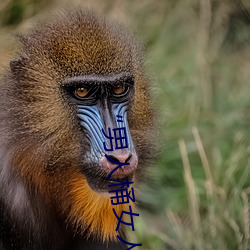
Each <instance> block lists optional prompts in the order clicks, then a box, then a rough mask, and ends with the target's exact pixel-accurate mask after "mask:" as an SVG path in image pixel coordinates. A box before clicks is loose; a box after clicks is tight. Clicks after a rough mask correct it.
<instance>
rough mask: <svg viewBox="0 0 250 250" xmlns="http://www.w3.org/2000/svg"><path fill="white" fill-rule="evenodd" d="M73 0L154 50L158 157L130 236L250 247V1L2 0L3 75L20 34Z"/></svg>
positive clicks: (150, 62)
mask: <svg viewBox="0 0 250 250" xmlns="http://www.w3.org/2000/svg"><path fill="white" fill-rule="evenodd" d="M74 4H76V5H81V6H84V7H87V8H90V9H93V10H95V11H98V12H101V13H103V14H104V15H106V16H109V17H110V18H111V19H115V20H119V21H120V22H123V23H125V25H126V26H127V27H129V29H131V30H133V31H134V33H135V34H136V36H137V37H138V38H139V39H140V40H141V41H142V43H143V44H144V50H145V54H146V55H147V58H146V67H147V69H148V71H149V75H150V76H151V77H152V85H153V89H152V96H153V101H154V105H155V107H156V108H157V110H158V117H159V124H160V126H159V127H160V138H157V143H158V145H159V155H158V157H157V160H156V161H155V162H154V163H152V166H151V168H150V169H149V171H148V172H149V173H148V178H147V181H146V182H145V183H143V184H141V185H140V187H139V189H138V193H137V201H138V207H139V213H140V215H141V216H140V217H139V218H138V219H136V231H135V233H134V232H133V233H130V239H131V241H134V242H141V243H142V244H143V246H142V249H145V250H165V249H180V250H183V249H188V250H191V249H192V250H193V249H197V250H203V249H220V250H224V249H230V250H231V249H242V250H244V249H246V250H247V249H250V210H249V208H250V203H249V198H250V197H249V195H250V173H249V172H250V145H249V141H250V82H249V79H250V2H249V0H220V1H216V0H185V1H184V0H182V1H181V0H143V1H142V0H135V1H133V0H105V1H103V0H92V1H90V0H82V1H79V0H78V1H73V0H71V1H69V0H52V1H49V0H1V1H0V55H1V60H0V61H1V62H0V66H1V72H2V71H3V70H4V68H6V67H8V60H9V59H10V58H11V57H12V56H13V54H15V49H16V41H15V38H13V33H18V32H25V31H26V30H28V29H29V28H30V27H32V26H33V25H34V23H36V22H38V21H40V20H43V19H44V18H46V17H48V16H51V15H53V13H55V12H56V11H58V10H61V9H68V8H69V7H71V6H72V5H74ZM157 129H158V128H157Z"/></svg>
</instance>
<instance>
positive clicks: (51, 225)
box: [0, 11, 153, 250]
mask: <svg viewBox="0 0 250 250" xmlns="http://www.w3.org/2000/svg"><path fill="white" fill-rule="evenodd" d="M19 37H20V41H21V47H22V48H21V51H20V53H19V54H18V55H17V57H16V58H15V59H13V60H12V61H11V62H10V70H9V71H8V72H7V73H6V75H5V77H4V79H3V81H2V83H1V89H0V93H1V98H0V107H1V108H0V209H1V213H2V218H1V219H0V249H8V250H9V249H78V247H79V249H80V248H81V247H84V248H83V249H95V247H96V249H123V248H122V246H121V245H119V244H118V243H112V242H114V241H115V236H116V232H115V227H116V218H115V217H114V214H113V211H112V206H111V204H110V199H109V198H107V197H103V196H101V195H100V194H98V193H95V192H94V191H92V190H91V188H90V187H89V186H88V184H87V182H86V180H85V177H84V175H83V174H82V172H81V171H80V166H79V162H80V161H81V157H82V155H84V153H85V152H87V151H88V150H89V147H88V145H87V143H85V141H84V134H83V131H82V130H81V128H80V125H79V120H78V119H77V116H76V113H75V110H74V108H73V107H72V105H70V104H69V103H68V101H67V98H66V97H65V96H64V94H63V92H62V89H61V86H62V84H63V83H64V82H65V80H67V79H68V78H69V77H72V76H79V75H81V76H82V75H101V76H112V75H114V74H119V73H121V72H127V73H130V74H131V75H133V77H134V82H135V94H134V98H133V102H132V105H131V108H130V111H129V113H128V120H129V127H130V131H131V134H132V138H133V141H134V144H135V148H136V151H137V154H138V156H139V165H138V170H137V173H136V177H139V176H140V173H141V172H143V170H142V168H143V167H144V161H145V160H147V158H148V157H149V155H150V151H151V147H150V140H151V139H150V137H149V134H150V132H151V131H150V129H152V125H153V121H152V120H153V118H152V111H151V107H150V104H149V103H150V102H149V99H150V95H149V89H148V79H147V77H146V76H145V74H144V68H143V60H142V58H141V52H140V50H139V48H138V44H137V42H136V41H135V40H134V38H133V37H132V36H131V35H130V34H129V33H128V32H127V31H126V30H125V29H124V28H123V27H122V26H121V25H117V24H113V23H110V22H108V21H107V20H105V19H104V18H102V17H99V16H96V15H95V14H93V13H92V12H89V11H73V12H71V13H69V14H62V15H60V16H58V17H57V18H55V19H54V20H52V21H50V22H47V23H45V24H43V25H40V26H38V27H37V28H36V29H34V30H33V31H31V32H30V33H29V34H28V35H25V36H19ZM81 167H82V166H81ZM83 167H84V166H83ZM85 167H88V166H85ZM126 207H127V206H125V205H121V206H117V209H118V211H121V210H122V209H123V208H124V209H126ZM118 214H119V213H118ZM102 242H104V243H102ZM89 244H91V245H89ZM89 246H90V247H89ZM108 247H109V248H108ZM112 247H113V248H112Z"/></svg>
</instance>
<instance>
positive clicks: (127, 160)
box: [125, 154, 132, 163]
mask: <svg viewBox="0 0 250 250" xmlns="http://www.w3.org/2000/svg"><path fill="white" fill-rule="evenodd" d="M131 157H132V154H130V155H129V157H128V158H127V159H126V161H125V162H126V163H127V162H129V160H130V159H131Z"/></svg>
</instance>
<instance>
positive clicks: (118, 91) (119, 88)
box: [113, 83, 128, 96]
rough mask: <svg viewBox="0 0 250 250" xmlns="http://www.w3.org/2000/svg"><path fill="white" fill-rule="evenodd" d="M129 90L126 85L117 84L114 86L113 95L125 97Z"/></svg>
mask: <svg viewBox="0 0 250 250" xmlns="http://www.w3.org/2000/svg"><path fill="white" fill-rule="evenodd" d="M127 90H128V86H125V84H121V83H119V84H116V85H115V86H113V95H115V96H120V95H124V94H125V93H126V91H127Z"/></svg>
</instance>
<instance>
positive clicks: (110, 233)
mask: <svg viewBox="0 0 250 250" xmlns="http://www.w3.org/2000/svg"><path fill="white" fill-rule="evenodd" d="M70 196H71V207H70V212H69V217H68V219H69V221H70V222H71V223H72V221H73V223H74V225H75V226H76V228H77V229H78V230H79V229H80V230H81V231H82V232H84V231H85V230H86V229H88V230H86V231H87V233H88V234H87V237H89V236H90V235H92V236H94V237H96V238H97V239H102V240H103V241H109V240H116V239H117V237H116V236H117V234H119V233H118V231H117V232H116V226H117V224H118V222H119V221H118V219H117V218H116V216H115V214H114V212H113V208H114V209H115V211H116V214H117V215H118V216H119V217H120V215H121V213H122V211H129V206H132V208H133V207H134V203H133V202H132V201H131V200H130V203H127V204H121V205H112V204H111V199H110V197H105V196H103V195H101V194H99V193H97V192H95V191H93V190H92V189H91V188H90V187H89V185H88V183H87V180H86V179H85V178H83V176H82V175H80V174H79V175H77V176H75V177H74V178H73V180H72V182H71V191H70ZM125 218H126V216H123V217H122V220H123V221H124V219H125ZM121 226H122V224H120V227H121Z"/></svg>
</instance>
